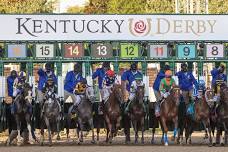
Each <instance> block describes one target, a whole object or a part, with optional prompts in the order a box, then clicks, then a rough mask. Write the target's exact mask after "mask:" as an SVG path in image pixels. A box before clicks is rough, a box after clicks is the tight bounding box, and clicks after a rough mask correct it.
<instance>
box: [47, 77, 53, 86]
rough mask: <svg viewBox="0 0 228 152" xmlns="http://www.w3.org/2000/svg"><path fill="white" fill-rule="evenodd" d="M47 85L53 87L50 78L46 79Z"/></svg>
mask: <svg viewBox="0 0 228 152" xmlns="http://www.w3.org/2000/svg"><path fill="white" fill-rule="evenodd" d="M47 84H48V85H49V86H53V85H54V80H53V79H52V78H51V77H49V78H48V79H47Z"/></svg>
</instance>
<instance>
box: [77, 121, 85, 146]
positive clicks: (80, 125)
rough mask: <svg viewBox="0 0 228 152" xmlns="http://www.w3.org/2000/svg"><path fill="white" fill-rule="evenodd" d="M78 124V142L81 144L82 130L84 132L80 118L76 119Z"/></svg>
mask: <svg viewBox="0 0 228 152" xmlns="http://www.w3.org/2000/svg"><path fill="white" fill-rule="evenodd" d="M78 124H79V127H80V131H79V142H80V143H83V130H84V128H83V127H84V125H83V122H82V120H81V119H80V118H78Z"/></svg>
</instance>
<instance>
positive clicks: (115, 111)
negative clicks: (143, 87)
mask: <svg viewBox="0 0 228 152" xmlns="http://www.w3.org/2000/svg"><path fill="white" fill-rule="evenodd" d="M111 90H112V92H111V93H110V96H109V98H108V100H107V101H106V102H105V105H104V110H103V113H104V119H105V123H106V129H107V134H106V142H109V143H112V139H113V137H114V136H115V135H116V134H117V130H118V129H119V128H120V121H121V108H120V105H121V103H122V102H123V100H124V98H123V92H122V87H121V85H120V84H114V85H113V87H112V88H111ZM98 132H99V128H98Z"/></svg>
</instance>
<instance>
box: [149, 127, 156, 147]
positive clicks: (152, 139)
mask: <svg viewBox="0 0 228 152" xmlns="http://www.w3.org/2000/svg"><path fill="white" fill-rule="evenodd" d="M154 134H155V124H154V123H153V129H152V138H151V142H150V143H151V144H154Z"/></svg>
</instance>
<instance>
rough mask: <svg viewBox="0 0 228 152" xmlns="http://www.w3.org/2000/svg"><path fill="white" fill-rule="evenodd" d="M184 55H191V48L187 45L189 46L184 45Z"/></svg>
mask: <svg viewBox="0 0 228 152" xmlns="http://www.w3.org/2000/svg"><path fill="white" fill-rule="evenodd" d="M184 55H185V56H189V55H190V48H189V47H187V46H185V47H184Z"/></svg>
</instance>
